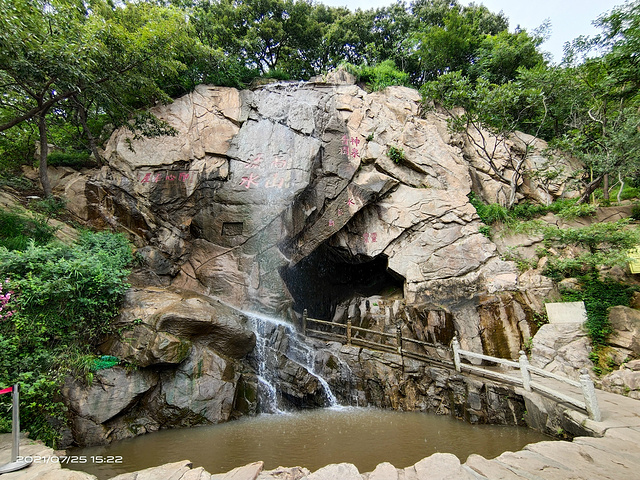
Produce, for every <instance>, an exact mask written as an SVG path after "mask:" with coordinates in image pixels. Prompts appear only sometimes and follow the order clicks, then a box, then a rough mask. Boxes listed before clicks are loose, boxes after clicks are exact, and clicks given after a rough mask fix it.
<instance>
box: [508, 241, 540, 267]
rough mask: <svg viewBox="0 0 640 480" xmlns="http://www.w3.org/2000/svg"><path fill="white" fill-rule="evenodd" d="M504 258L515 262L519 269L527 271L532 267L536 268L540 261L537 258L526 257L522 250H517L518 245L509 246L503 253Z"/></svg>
mask: <svg viewBox="0 0 640 480" xmlns="http://www.w3.org/2000/svg"><path fill="white" fill-rule="evenodd" d="M502 260H505V261H507V262H515V264H516V267H517V268H518V270H519V271H520V272H521V273H522V272H526V271H527V270H530V269H532V268H536V266H537V264H538V261H537V259H535V258H524V257H523V256H522V254H521V253H520V252H518V251H517V247H511V248H509V249H508V250H507V251H506V252H505V253H504V254H503V255H502Z"/></svg>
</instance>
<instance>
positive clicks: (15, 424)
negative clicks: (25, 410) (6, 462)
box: [11, 383, 20, 462]
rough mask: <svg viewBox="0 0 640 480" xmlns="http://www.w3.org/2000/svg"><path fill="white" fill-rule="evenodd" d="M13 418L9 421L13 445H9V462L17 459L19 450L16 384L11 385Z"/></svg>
mask: <svg viewBox="0 0 640 480" xmlns="http://www.w3.org/2000/svg"><path fill="white" fill-rule="evenodd" d="M12 413H13V419H12V422H11V434H12V437H13V445H12V446H11V462H17V461H18V455H19V451H20V393H18V384H17V383H16V384H15V385H14V386H13V412H12Z"/></svg>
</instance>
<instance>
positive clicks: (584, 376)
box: [580, 368, 602, 422]
mask: <svg viewBox="0 0 640 480" xmlns="http://www.w3.org/2000/svg"><path fill="white" fill-rule="evenodd" d="M580 384H581V385H582V394H583V395H584V403H585V405H586V406H587V413H588V414H589V418H590V419H591V420H593V421H595V422H599V421H600V420H602V415H601V413H600V407H599V406H598V399H597V398H596V389H595V387H594V386H593V381H592V380H591V377H590V376H589V371H588V370H587V369H586V368H583V369H582V370H580Z"/></svg>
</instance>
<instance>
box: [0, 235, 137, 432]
mask: <svg viewBox="0 0 640 480" xmlns="http://www.w3.org/2000/svg"><path fill="white" fill-rule="evenodd" d="M131 261H132V254H131V248H130V245H129V243H128V241H127V240H126V238H125V237H124V236H122V235H113V234H109V233H90V232H85V233H83V234H82V235H81V237H80V239H79V240H78V241H77V242H76V243H75V244H74V245H72V246H66V245H59V244H47V245H36V244H35V242H31V243H30V244H29V245H28V246H27V248H26V249H25V250H24V251H18V250H13V251H10V250H8V249H6V248H0V278H8V279H10V284H9V285H10V288H11V290H13V291H14V295H13V296H12V298H11V306H10V308H11V309H12V310H14V311H15V313H14V314H13V315H12V316H11V317H9V318H8V319H5V320H3V321H1V322H0V387H5V386H8V385H12V384H14V383H19V384H20V385H21V391H22V397H23V404H24V405H25V408H24V409H23V410H22V417H23V424H24V425H25V428H26V429H27V430H29V431H30V432H31V434H32V436H33V437H35V438H40V439H42V440H44V441H45V442H47V443H48V444H49V445H54V444H55V441H56V438H57V435H58V434H57V428H58V426H59V425H62V423H63V422H64V418H65V409H64V405H62V403H60V402H59V401H56V400H54V399H55V398H59V389H60V386H61V382H62V380H63V378H64V377H65V375H67V374H69V373H70V372H75V373H76V374H78V373H80V372H82V373H84V372H85V371H86V370H87V360H86V357H87V355H89V354H90V353H91V350H92V348H93V347H94V346H95V345H96V344H97V343H99V342H100V341H101V340H102V339H103V337H104V335H105V334H107V333H110V332H111V331H112V326H111V319H112V318H113V317H114V316H115V315H117V313H118V309H119V305H120V300H121V298H122V295H123V294H124V292H125V291H126V289H127V288H128V285H127V284H126V283H125V279H126V277H127V275H128V273H129V272H128V271H127V270H126V267H127V265H129V264H130V263H131ZM5 397H6V395H5ZM6 401H7V400H6V399H3V398H0V403H3V406H6ZM9 414H10V413H9V412H8V409H6V408H0V424H3V423H4V422H3V419H6V418H8V417H7V416H8V415H9Z"/></svg>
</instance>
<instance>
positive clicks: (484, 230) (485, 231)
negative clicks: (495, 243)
mask: <svg viewBox="0 0 640 480" xmlns="http://www.w3.org/2000/svg"><path fill="white" fill-rule="evenodd" d="M478 232H479V233H481V234H482V235H484V236H485V237H487V238H488V239H491V227H490V226H489V225H481V226H480V227H479V228H478Z"/></svg>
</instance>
